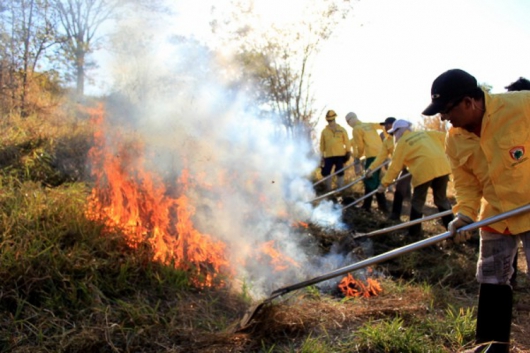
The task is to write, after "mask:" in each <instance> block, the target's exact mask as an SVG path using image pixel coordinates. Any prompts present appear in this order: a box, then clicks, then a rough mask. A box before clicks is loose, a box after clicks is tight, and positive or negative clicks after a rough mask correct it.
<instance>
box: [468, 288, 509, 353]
mask: <svg viewBox="0 0 530 353" xmlns="http://www.w3.org/2000/svg"><path fill="white" fill-rule="evenodd" d="M512 306H513V295H512V288H511V287H510V286H508V285H499V284H481V285H480V292H479V297H478V312H477V332H476V340H477V343H487V342H491V341H495V342H499V343H492V344H491V345H489V344H484V345H482V346H481V347H479V348H477V350H476V351H477V352H487V353H509V352H510V329H511V325H512ZM500 342H502V343H500ZM488 346H489V348H488V349H487V350H485V351H484V349H485V348H486V347H488ZM480 348H482V350H480Z"/></svg>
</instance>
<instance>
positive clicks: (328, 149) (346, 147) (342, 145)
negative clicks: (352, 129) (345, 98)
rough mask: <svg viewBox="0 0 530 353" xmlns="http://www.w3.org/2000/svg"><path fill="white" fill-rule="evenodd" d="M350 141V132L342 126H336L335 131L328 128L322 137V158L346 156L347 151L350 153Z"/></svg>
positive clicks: (323, 131)
mask: <svg viewBox="0 0 530 353" xmlns="http://www.w3.org/2000/svg"><path fill="white" fill-rule="evenodd" d="M350 150H351V146H350V140H349V138H348V132H347V131H346V129H345V128H343V127H342V126H340V125H338V124H336V126H335V129H333V128H331V127H330V126H326V128H325V129H324V130H322V134H321V136H320V153H321V154H322V157H324V158H329V157H339V156H344V155H345V154H346V151H350Z"/></svg>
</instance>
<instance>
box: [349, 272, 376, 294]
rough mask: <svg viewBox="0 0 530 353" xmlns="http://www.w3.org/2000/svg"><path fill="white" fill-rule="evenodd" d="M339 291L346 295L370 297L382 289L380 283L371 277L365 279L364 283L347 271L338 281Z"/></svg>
mask: <svg viewBox="0 0 530 353" xmlns="http://www.w3.org/2000/svg"><path fill="white" fill-rule="evenodd" d="M339 289H340V291H341V292H342V293H343V294H344V295H345V296H347V297H365V298H368V297H372V296H377V295H379V293H381V292H382V291H383V289H382V288H381V285H380V284H379V283H378V282H377V281H376V280H375V279H372V278H368V279H367V280H366V284H364V283H363V282H362V281H360V280H356V279H355V278H353V276H352V275H351V274H350V273H348V275H347V276H346V277H344V278H343V279H342V280H341V281H340V283H339Z"/></svg>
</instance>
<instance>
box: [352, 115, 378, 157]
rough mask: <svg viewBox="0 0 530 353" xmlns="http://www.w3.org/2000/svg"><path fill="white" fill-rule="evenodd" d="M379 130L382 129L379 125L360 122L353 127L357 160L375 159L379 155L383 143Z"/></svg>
mask: <svg viewBox="0 0 530 353" xmlns="http://www.w3.org/2000/svg"><path fill="white" fill-rule="evenodd" d="M377 129H381V125H380V124H379V123H362V122H359V123H357V125H355V126H354V127H353V132H352V134H353V141H354V142H355V146H354V151H353V156H354V157H355V158H361V157H362V156H365V157H366V158H370V157H375V156H377V154H378V153H379V150H380V149H381V147H382V145H383V142H382V141H381V137H380V136H379V134H378V132H377Z"/></svg>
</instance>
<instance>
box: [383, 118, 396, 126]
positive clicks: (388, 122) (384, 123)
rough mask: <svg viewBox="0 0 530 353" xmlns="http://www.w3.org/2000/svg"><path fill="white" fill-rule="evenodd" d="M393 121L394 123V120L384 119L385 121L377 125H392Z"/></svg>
mask: <svg viewBox="0 0 530 353" xmlns="http://www.w3.org/2000/svg"><path fill="white" fill-rule="evenodd" d="M394 121H396V118H393V117H389V118H386V119H385V121H383V122H382V123H379V125H386V124H393V123H394Z"/></svg>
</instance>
